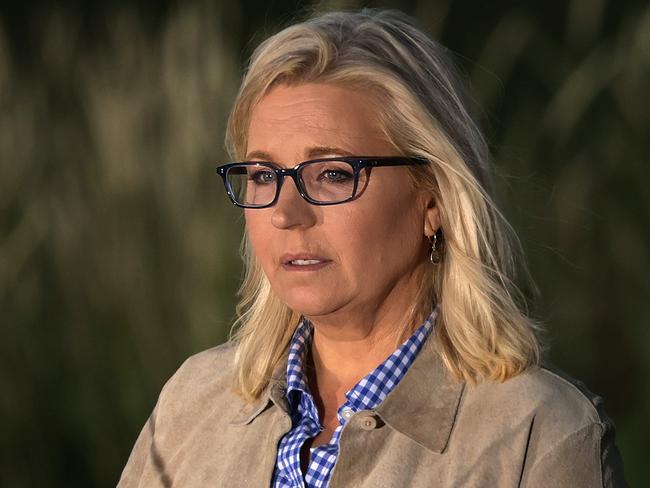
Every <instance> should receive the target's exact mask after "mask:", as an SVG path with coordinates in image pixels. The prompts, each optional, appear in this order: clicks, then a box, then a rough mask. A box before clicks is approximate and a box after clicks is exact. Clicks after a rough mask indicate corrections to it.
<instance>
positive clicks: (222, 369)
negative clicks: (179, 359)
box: [158, 342, 236, 411]
mask: <svg viewBox="0 0 650 488" xmlns="http://www.w3.org/2000/svg"><path fill="white" fill-rule="evenodd" d="M235 350H236V345H235V344H234V343H233V342H226V343H224V344H221V345H219V346H216V347H212V348H210V349H207V350H205V351H202V352H199V353H197V354H194V355H192V356H190V357H189V358H187V359H186V360H185V361H184V362H183V364H182V365H181V366H180V367H179V368H178V370H177V371H176V372H175V373H174V375H173V376H172V377H171V378H170V379H169V380H168V381H167V383H166V384H165V386H164V387H163V389H162V391H161V393H160V397H159V400H158V403H159V406H158V408H159V409H164V408H166V407H169V406H172V409H173V410H175V411H178V410H179V409H181V408H183V409H185V410H187V411H190V409H189V408H188V407H191V406H192V405H194V406H198V405H199V404H200V403H201V402H205V401H206V400H216V399H217V398H222V397H224V396H228V397H232V395H234V393H232V391H231V390H232V386H231V385H232V371H233V362H234V356H235Z"/></svg>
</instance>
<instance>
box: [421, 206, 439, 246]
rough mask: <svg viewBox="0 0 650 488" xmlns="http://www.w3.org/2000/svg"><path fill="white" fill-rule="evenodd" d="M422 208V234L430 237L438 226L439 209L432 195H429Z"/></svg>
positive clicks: (436, 230)
mask: <svg viewBox="0 0 650 488" xmlns="http://www.w3.org/2000/svg"><path fill="white" fill-rule="evenodd" d="M426 205H427V206H426V208H425V210H424V235H425V236H427V237H431V236H432V235H433V234H435V233H436V232H438V229H439V228H440V209H439V207H438V205H437V203H436V199H435V198H434V197H429V198H428V199H427V201H426Z"/></svg>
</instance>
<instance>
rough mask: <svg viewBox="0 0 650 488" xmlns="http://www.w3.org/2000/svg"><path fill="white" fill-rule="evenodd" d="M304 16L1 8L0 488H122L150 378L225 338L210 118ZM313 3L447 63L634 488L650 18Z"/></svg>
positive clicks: (564, 357)
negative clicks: (452, 59) (380, 11)
mask: <svg viewBox="0 0 650 488" xmlns="http://www.w3.org/2000/svg"><path fill="white" fill-rule="evenodd" d="M313 5H314V4H312V3H310V2H306V1H303V2H295V1H287V0H276V1H271V2H263V1H258V0H245V1H242V2H238V3H235V2H228V3H227V2H214V1H212V2H210V1H183V2H181V1H162V2H146V1H140V2H135V3H132V2H125V1H122V2H106V1H104V2H94V3H91V2H81V1H78V2H62V3H58V4H52V3H46V2H22V3H19V2H14V3H5V2H3V3H2V4H0V312H1V319H0V323H1V324H2V339H1V340H0V364H1V367H0V391H1V392H2V394H1V395H0V418H1V419H2V427H0V485H1V486H6V487H14V486H15V487H23V486H24V487H28V486H38V487H46V486H111V485H115V483H116V482H117V479H118V477H119V474H120V472H121V469H122V467H123V465H124V463H125V462H126V459H127V457H128V454H129V452H130V449H131V447H132V445H133V442H134V440H135V437H136V435H137V433H138V431H139V430H140V428H141V426H142V424H143V423H144V421H145V419H146V417H147V415H148V414H149V412H150V411H151V409H152V408H153V405H154V403H155V400H156V397H157V394H158V392H159V390H160V388H161V387H162V385H163V383H164V381H165V380H166V379H167V378H168V377H169V376H170V375H171V374H172V373H173V372H174V370H175V369H176V368H177V367H178V366H179V364H180V363H181V362H182V360H183V359H184V358H186V357H187V356H189V355H190V354H192V353H195V352H197V351H200V350H202V349H206V348H208V347H210V346H212V345H215V344H218V343H220V342H222V341H224V340H225V338H226V337H227V334H228V331H229V327H230V324H231V322H232V319H233V314H234V296H235V292H236V288H237V285H238V281H239V279H240V276H241V267H240V262H239V258H238V243H239V240H240V237H241V232H242V219H241V215H240V212H238V211H237V210H236V209H234V208H233V207H232V206H231V205H230V203H229V202H228V201H227V200H226V196H225V194H224V191H223V189H222V187H221V182H220V181H219V180H217V178H216V176H215V173H214V170H213V168H214V165H215V163H216V162H218V161H223V160H225V159H226V158H227V156H226V154H225V153H224V150H223V134H224V126H225V120H226V117H227V113H228V110H229V108H230V104H231V102H232V100H233V97H234V94H235V91H236V89H237V85H238V82H239V80H240V76H241V73H242V66H243V64H244V63H245V60H246V59H247V57H248V56H249V55H250V53H251V51H252V49H253V48H254V46H255V45H256V44H257V43H258V42H259V41H261V40H262V39H263V38H264V37H266V36H267V35H268V34H270V33H272V32H273V31H275V30H276V29H277V28H278V26H281V25H285V24H287V23H288V22H291V20H292V19H294V18H295V17H296V15H298V16H300V12H304V11H306V10H308V9H309V8H310V7H312V6H313ZM320 6H321V8H324V9H336V8H355V7H359V6H382V7H396V8H400V9H402V10H404V11H405V12H407V13H409V14H411V15H414V16H415V17H417V18H418V19H419V20H420V22H421V23H422V25H423V26H424V27H425V28H426V29H427V30H428V31H429V32H430V33H431V34H432V35H433V36H434V37H436V38H437V39H439V40H441V42H442V43H443V44H445V45H446V46H448V47H449V48H451V49H452V50H453V51H454V52H455V53H456V55H457V57H458V61H459V62H460V64H461V66H462V69H463V71H464V72H465V74H466V76H467V79H468V81H469V83H470V86H471V90H472V93H473V96H474V98H475V100H476V103H477V105H478V106H479V107H480V112H479V114H480V118H481V122H482V124H483V127H484V129H485V131H486V134H487V135H488V137H489V140H490V144H491V147H492V149H493V154H494V159H495V163H496V170H497V173H498V174H499V181H498V187H499V200H500V202H501V203H502V206H503V209H504V211H505V213H506V215H507V216H508V217H509V219H510V220H511V222H512V223H513V225H514V227H515V229H516V230H517V232H518V233H519V235H520V236H521V238H522V241H523V244H524V247H525V249H526V252H527V255H528V259H529V263H530V267H531V271H532V275H533V277H534V278H535V280H536V281H537V284H538V285H539V288H540V290H541V298H539V299H537V300H536V301H535V302H534V303H533V304H532V311H533V314H534V315H535V317H537V318H538V319H540V320H542V321H543V322H544V323H546V324H547V328H548V331H549V338H550V340H551V344H552V349H551V352H550V357H551V359H552V360H554V361H555V363H556V364H557V365H559V366H560V367H561V368H563V369H564V370H566V371H567V372H568V373H569V374H571V375H572V376H575V377H577V378H579V379H581V380H583V381H584V382H585V383H586V384H587V385H588V386H589V388H590V389H591V390H593V391H595V392H597V393H599V394H601V395H602V396H603V397H604V398H605V406H606V409H607V411H608V412H609V414H610V416H611V417H612V418H613V419H614V421H615V422H616V424H617V427H618V445H619V447H620V449H621V450H622V452H623V456H624V459H625V463H626V473H627V478H628V481H629V482H630V483H631V484H632V485H633V486H648V485H647V484H645V483H648V482H649V481H650V464H649V463H648V454H647V445H648V441H650V422H649V421H648V419H649V418H650V380H649V378H650V374H649V373H650V319H649V317H650V300H649V297H650V293H649V291H650V280H649V279H648V272H649V271H650V255H649V249H650V242H649V241H650V191H649V190H648V177H649V176H650V171H648V168H647V163H648V155H649V154H650V147H649V141H650V137H649V136H650V130H649V129H650V118H649V115H648V114H649V113H650V96H649V89H650V7H649V6H648V3H647V2H645V1H626V2H622V1H614V0H572V1H539V2H505V1H502V0H495V1H490V2H480V1H467V0H456V1H451V0H447V1H444V0H441V1H425V0H420V1H392V2H354V1H352V2H336V1H332V2H325V3H322V4H320ZM644 168H645V169H644Z"/></svg>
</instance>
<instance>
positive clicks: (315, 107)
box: [247, 84, 392, 159]
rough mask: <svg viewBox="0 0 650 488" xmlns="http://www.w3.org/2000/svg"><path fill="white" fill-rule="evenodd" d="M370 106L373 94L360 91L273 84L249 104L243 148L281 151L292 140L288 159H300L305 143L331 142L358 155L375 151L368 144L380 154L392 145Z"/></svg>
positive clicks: (315, 144)
mask: <svg viewBox="0 0 650 488" xmlns="http://www.w3.org/2000/svg"><path fill="white" fill-rule="evenodd" d="M350 94H352V95H353V97H350ZM376 112H377V107H376V105H375V101H374V99H373V97H371V96H370V95H369V94H367V93H364V92H357V91H356V90H352V89H348V88H343V87H340V86H335V85H325V84H311V85H299V86H287V85H279V86H278V87H275V88H274V89H273V90H271V91H270V92H269V93H268V94H267V95H266V96H265V97H263V98H262V100H261V101H260V102H259V103H258V104H257V105H256V106H255V107H254V109H253V112H252V114H251V119H250V124H249V132H248V148H247V152H248V153H250V152H252V151H265V152H268V153H275V152H276V151H280V152H282V151H281V150H284V152H285V154H286V150H287V149H288V146H295V147H294V151H293V155H294V159H300V158H302V157H303V155H304V154H306V153H307V152H309V148H310V147H315V146H337V147H341V148H344V149H346V150H348V151H349V152H352V153H357V154H358V155H361V153H367V154H377V150H374V151H373V150H371V149H372V148H379V149H378V150H380V152H382V153H384V154H385V153H386V151H387V150H388V151H390V149H391V148H392V146H391V145H390V144H389V143H388V141H387V140H386V138H385V136H384V134H383V131H382V130H381V129H380V128H379V127H378V124H377V119H378V118H377V117H375V116H374V114H375V113H376ZM298 146H302V147H298ZM377 155H379V154H377Z"/></svg>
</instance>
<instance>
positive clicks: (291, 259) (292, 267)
mask: <svg viewBox="0 0 650 488" xmlns="http://www.w3.org/2000/svg"><path fill="white" fill-rule="evenodd" d="M280 262H281V263H282V267H283V268H284V269H285V270H287V271H316V270H318V269H321V268H324V267H325V266H327V265H329V264H331V263H332V261H331V260H330V259H326V258H324V257H322V256H314V255H306V254H301V255H295V254H294V255H291V254H285V255H284V256H282V257H281V258H280Z"/></svg>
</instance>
